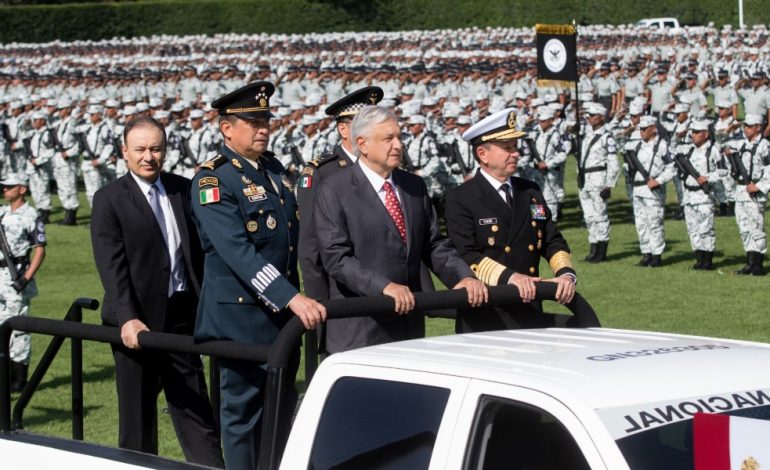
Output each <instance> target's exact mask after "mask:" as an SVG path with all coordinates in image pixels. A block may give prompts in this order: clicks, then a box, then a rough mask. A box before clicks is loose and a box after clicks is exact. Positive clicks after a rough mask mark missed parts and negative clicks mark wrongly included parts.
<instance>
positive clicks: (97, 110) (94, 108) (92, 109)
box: [86, 104, 104, 114]
mask: <svg viewBox="0 0 770 470" xmlns="http://www.w3.org/2000/svg"><path fill="white" fill-rule="evenodd" d="M86 111H88V114H102V113H103V112H104V108H102V107H101V106H99V105H98V104H92V105H90V106H88V109H87V110H86Z"/></svg>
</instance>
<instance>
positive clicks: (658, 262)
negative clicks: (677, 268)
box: [650, 255, 663, 268]
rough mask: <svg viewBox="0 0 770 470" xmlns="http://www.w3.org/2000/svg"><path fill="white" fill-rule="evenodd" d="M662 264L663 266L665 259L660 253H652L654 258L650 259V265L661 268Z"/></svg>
mask: <svg viewBox="0 0 770 470" xmlns="http://www.w3.org/2000/svg"><path fill="white" fill-rule="evenodd" d="M661 266H663V259H662V258H661V257H660V255H652V259H651V260H650V267H651V268H659V267H661Z"/></svg>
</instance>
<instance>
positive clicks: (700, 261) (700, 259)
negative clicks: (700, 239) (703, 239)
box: [692, 250, 704, 269]
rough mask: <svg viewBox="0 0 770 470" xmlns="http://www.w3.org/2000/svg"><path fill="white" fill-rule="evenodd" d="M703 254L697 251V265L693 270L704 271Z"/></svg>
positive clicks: (694, 265)
mask: <svg viewBox="0 0 770 470" xmlns="http://www.w3.org/2000/svg"><path fill="white" fill-rule="evenodd" d="M703 253H704V252H703V251H701V250H695V264H693V265H692V269H703Z"/></svg>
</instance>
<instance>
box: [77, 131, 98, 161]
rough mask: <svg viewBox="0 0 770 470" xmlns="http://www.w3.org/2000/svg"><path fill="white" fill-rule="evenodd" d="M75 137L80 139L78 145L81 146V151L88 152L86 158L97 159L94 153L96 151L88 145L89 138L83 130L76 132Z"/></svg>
mask: <svg viewBox="0 0 770 470" xmlns="http://www.w3.org/2000/svg"><path fill="white" fill-rule="evenodd" d="M75 139H76V140H77V141H78V147H79V148H80V151H81V152H82V151H84V150H85V152H86V157H87V158H85V160H96V155H95V154H94V151H93V150H91V147H90V146H89V145H88V139H86V135H85V134H83V133H82V132H76V133H75Z"/></svg>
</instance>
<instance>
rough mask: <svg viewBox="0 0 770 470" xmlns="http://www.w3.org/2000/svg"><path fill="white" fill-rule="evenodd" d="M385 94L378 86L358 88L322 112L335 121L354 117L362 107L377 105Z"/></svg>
mask: <svg viewBox="0 0 770 470" xmlns="http://www.w3.org/2000/svg"><path fill="white" fill-rule="evenodd" d="M383 96H385V92H383V91H382V88H380V87H378V86H367V87H363V88H360V89H358V90H356V91H354V92H353V93H350V94H348V95H346V96H343V97H342V98H340V99H338V100H337V101H335V102H334V103H332V104H330V105H329V106H328V107H327V108H326V109H325V110H324V112H325V113H326V114H327V115H328V116H334V117H335V118H336V119H340V118H344V117H354V116H355V115H356V114H358V111H359V110H361V108H363V107H364V106H372V105H376V104H377V103H379V102H380V101H381V100H382V98H383Z"/></svg>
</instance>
